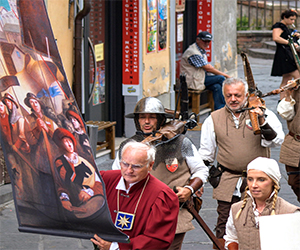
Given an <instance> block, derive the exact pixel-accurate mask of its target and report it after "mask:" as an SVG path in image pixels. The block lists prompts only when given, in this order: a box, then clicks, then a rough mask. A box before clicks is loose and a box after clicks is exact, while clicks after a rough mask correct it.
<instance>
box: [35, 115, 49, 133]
mask: <svg viewBox="0 0 300 250" xmlns="http://www.w3.org/2000/svg"><path fill="white" fill-rule="evenodd" d="M36 124H37V126H38V127H39V128H40V129H44V130H45V131H46V132H48V130H49V128H48V127H47V125H46V124H45V122H44V121H43V120H42V119H41V118H37V119H36Z"/></svg>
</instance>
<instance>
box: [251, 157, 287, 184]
mask: <svg viewBox="0 0 300 250" xmlns="http://www.w3.org/2000/svg"><path fill="white" fill-rule="evenodd" d="M250 169H256V170H260V171H263V172H264V173H265V174H267V175H268V176H269V177H270V178H271V179H272V180H273V181H275V182H276V183H277V184H278V185H279V181H280V178H281V174H280V170H279V165H278V163H277V161H275V160H273V159H270V158H265V157H257V158H256V159H254V160H253V161H251V162H250V163H249V164H248V166H247V173H248V171H249V170H250Z"/></svg>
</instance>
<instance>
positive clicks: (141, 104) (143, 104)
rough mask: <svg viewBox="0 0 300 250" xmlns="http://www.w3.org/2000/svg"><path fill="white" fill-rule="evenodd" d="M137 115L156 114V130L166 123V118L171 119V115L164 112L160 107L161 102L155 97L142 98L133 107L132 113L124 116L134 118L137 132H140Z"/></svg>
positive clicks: (161, 106) (162, 107)
mask: <svg viewBox="0 0 300 250" xmlns="http://www.w3.org/2000/svg"><path fill="white" fill-rule="evenodd" d="M139 114H156V115H157V128H156V129H157V130H158V129H159V128H160V126H162V125H164V123H165V122H166V118H172V115H170V114H167V113H166V112H165V108H164V106H163V105H162V103H161V101H160V100H158V99H157V98H155V97H145V98H142V99H141V100H139V101H138V102H137V104H136V105H135V107H134V111H133V113H130V114H128V115H125V117H126V118H134V122H135V126H136V129H137V130H141V129H140V125H139V123H138V119H139Z"/></svg>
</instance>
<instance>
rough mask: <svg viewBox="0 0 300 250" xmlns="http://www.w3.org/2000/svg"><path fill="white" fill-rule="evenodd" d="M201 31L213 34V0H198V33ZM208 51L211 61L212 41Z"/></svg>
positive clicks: (209, 60)
mask: <svg viewBox="0 0 300 250" xmlns="http://www.w3.org/2000/svg"><path fill="white" fill-rule="evenodd" d="M201 31H208V32H209V33H211V34H212V0H197V34H198V33H199V32H201ZM206 52H207V60H208V62H211V56H212V55H211V53H212V51H211V43H210V45H209V47H208V48H207V49H206Z"/></svg>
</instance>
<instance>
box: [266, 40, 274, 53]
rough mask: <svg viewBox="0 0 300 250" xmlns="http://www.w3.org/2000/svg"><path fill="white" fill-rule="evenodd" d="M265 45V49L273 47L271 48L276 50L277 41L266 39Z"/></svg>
mask: <svg viewBox="0 0 300 250" xmlns="http://www.w3.org/2000/svg"><path fill="white" fill-rule="evenodd" d="M263 47H264V48H265V49H271V50H274V51H275V50H276V43H275V42H274V41H266V42H264V45H263Z"/></svg>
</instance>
